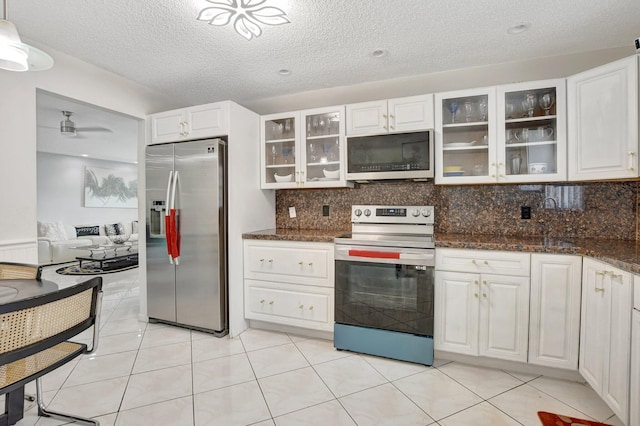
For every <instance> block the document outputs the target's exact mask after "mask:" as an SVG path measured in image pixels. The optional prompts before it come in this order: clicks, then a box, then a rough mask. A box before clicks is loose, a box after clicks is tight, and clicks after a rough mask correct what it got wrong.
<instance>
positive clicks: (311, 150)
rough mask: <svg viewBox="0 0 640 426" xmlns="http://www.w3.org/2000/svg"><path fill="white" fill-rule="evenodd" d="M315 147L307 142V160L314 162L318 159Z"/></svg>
mask: <svg viewBox="0 0 640 426" xmlns="http://www.w3.org/2000/svg"><path fill="white" fill-rule="evenodd" d="M316 152H317V151H316V147H315V146H314V145H313V144H312V143H310V144H309V160H311V162H312V163H315V162H316V161H317V160H318V156H317V155H316Z"/></svg>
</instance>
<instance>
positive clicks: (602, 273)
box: [596, 271, 606, 277]
mask: <svg viewBox="0 0 640 426" xmlns="http://www.w3.org/2000/svg"><path fill="white" fill-rule="evenodd" d="M605 274H606V272H605V271H596V275H598V276H601V277H604V276H605Z"/></svg>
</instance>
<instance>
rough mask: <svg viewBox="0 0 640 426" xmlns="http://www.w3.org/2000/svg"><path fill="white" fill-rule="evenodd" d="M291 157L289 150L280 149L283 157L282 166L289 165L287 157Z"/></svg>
mask: <svg viewBox="0 0 640 426" xmlns="http://www.w3.org/2000/svg"><path fill="white" fill-rule="evenodd" d="M290 155H291V148H288V147H287V148H282V156H283V157H284V164H289V156H290Z"/></svg>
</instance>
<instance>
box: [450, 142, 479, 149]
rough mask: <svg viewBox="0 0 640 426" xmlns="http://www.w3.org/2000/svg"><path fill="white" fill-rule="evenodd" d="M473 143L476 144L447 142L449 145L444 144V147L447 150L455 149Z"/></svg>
mask: <svg viewBox="0 0 640 426" xmlns="http://www.w3.org/2000/svg"><path fill="white" fill-rule="evenodd" d="M474 143H476V141H471V142H449V143H445V144H444V146H445V147H447V148H457V147H461V146H471V145H473V144H474Z"/></svg>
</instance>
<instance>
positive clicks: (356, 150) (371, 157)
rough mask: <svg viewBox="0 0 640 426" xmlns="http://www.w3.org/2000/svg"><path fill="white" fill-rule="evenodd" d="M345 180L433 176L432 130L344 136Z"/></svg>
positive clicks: (418, 178) (419, 178) (423, 177)
mask: <svg viewBox="0 0 640 426" xmlns="http://www.w3.org/2000/svg"><path fill="white" fill-rule="evenodd" d="M346 176H347V180H354V181H370V180H381V179H416V180H423V179H427V178H433V130H426V131H421V132H412V133H396V134H387V135H375V136H359V137H349V138H347V175H346Z"/></svg>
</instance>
